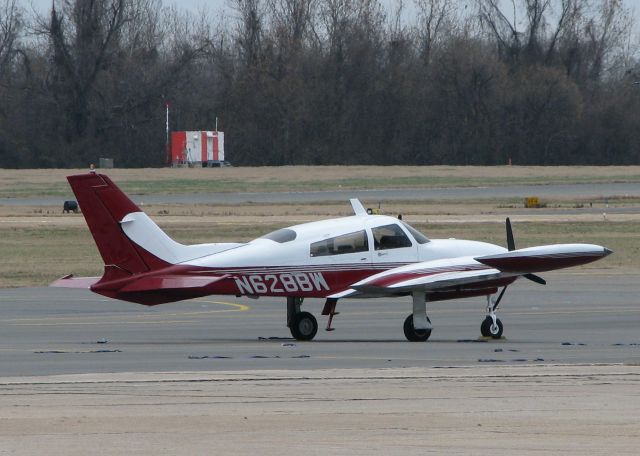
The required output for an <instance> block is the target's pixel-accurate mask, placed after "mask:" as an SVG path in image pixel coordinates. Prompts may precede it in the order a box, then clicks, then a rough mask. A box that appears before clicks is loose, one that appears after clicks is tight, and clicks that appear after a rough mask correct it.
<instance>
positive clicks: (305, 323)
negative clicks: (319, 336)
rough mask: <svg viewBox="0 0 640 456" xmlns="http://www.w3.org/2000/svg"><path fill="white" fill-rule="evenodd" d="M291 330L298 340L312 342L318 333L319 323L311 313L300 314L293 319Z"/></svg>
mask: <svg viewBox="0 0 640 456" xmlns="http://www.w3.org/2000/svg"><path fill="white" fill-rule="evenodd" d="M289 329H291V335H292V336H293V337H294V338H295V339H296V340H312V339H313V338H314V337H315V336H316V333H317V332H318V321H317V320H316V317H314V316H313V315H312V314H310V313H309V312H299V313H297V314H295V315H294V316H293V318H292V319H291V325H290V327H289Z"/></svg>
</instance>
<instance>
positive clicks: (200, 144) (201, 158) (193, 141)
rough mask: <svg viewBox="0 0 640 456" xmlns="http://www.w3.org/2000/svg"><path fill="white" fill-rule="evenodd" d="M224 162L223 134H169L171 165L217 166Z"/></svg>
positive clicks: (207, 132) (200, 132)
mask: <svg viewBox="0 0 640 456" xmlns="http://www.w3.org/2000/svg"><path fill="white" fill-rule="evenodd" d="M223 162H224V132H222V131H173V132H171V165H173V166H178V165H191V166H219V165H221V164H222V163H223Z"/></svg>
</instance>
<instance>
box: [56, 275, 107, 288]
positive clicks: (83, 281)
mask: <svg viewBox="0 0 640 456" xmlns="http://www.w3.org/2000/svg"><path fill="white" fill-rule="evenodd" d="M98 280H100V277H74V276H73V274H69V275H66V276H64V277H62V278H60V279H58V280H56V281H55V282H53V283H52V284H50V285H49V286H50V287H57V288H90V287H91V285H93V284H94V283H96V282H97V281H98Z"/></svg>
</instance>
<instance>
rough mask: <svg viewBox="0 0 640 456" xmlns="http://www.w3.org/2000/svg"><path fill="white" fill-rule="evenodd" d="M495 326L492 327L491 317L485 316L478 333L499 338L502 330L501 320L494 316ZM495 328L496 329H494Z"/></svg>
mask: <svg viewBox="0 0 640 456" xmlns="http://www.w3.org/2000/svg"><path fill="white" fill-rule="evenodd" d="M496 324H497V328H495V327H493V318H491V317H489V316H487V318H485V319H484V321H483V322H482V325H480V333H481V334H482V335H483V336H484V337H491V338H492V339H500V338H501V337H502V331H503V330H504V328H503V326H502V322H501V321H500V319H499V318H496ZM496 329H497V331H496Z"/></svg>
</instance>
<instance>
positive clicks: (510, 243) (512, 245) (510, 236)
mask: <svg viewBox="0 0 640 456" xmlns="http://www.w3.org/2000/svg"><path fill="white" fill-rule="evenodd" d="M506 225H507V249H508V250H509V252H511V251H512V250H515V249H516V241H515V240H514V239H513V230H512V229H511V220H509V217H507V222H506ZM522 277H524V278H525V279H529V280H531V281H532V282H535V283H539V284H540V285H546V284H547V281H546V280H544V279H543V278H542V277H540V276H537V275H535V274H523V275H522Z"/></svg>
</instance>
